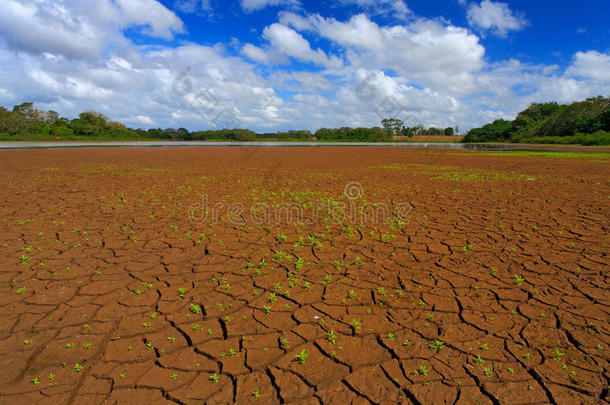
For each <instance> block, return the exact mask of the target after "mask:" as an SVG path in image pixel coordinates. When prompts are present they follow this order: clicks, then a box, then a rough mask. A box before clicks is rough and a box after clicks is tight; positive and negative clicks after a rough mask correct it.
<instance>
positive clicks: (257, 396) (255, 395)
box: [252, 390, 261, 398]
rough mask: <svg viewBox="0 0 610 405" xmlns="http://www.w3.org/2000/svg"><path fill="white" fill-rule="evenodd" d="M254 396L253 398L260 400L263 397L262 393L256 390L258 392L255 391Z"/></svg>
mask: <svg viewBox="0 0 610 405" xmlns="http://www.w3.org/2000/svg"><path fill="white" fill-rule="evenodd" d="M252 396H253V397H254V398H260V397H261V393H260V391H259V390H256V391H254V392H253V393H252Z"/></svg>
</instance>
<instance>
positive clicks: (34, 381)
mask: <svg viewBox="0 0 610 405" xmlns="http://www.w3.org/2000/svg"><path fill="white" fill-rule="evenodd" d="M32 384H34V385H38V384H40V381H39V380H38V377H34V378H32Z"/></svg>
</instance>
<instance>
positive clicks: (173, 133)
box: [0, 102, 457, 142]
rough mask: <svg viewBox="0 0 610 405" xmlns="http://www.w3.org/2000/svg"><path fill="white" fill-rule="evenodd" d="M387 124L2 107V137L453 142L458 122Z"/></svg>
mask: <svg viewBox="0 0 610 405" xmlns="http://www.w3.org/2000/svg"><path fill="white" fill-rule="evenodd" d="M381 124H382V127H373V128H349V127H342V128H320V129H318V130H317V131H316V132H315V133H312V132H311V131H309V130H301V131H285V132H273V133H255V132H253V131H250V130H248V129H220V130H206V131H193V132H191V131H188V130H187V129H185V128H178V129H174V128H167V129H160V128H151V129H148V130H146V129H132V128H128V127H126V126H125V125H123V124H121V123H120V122H115V121H111V120H110V119H109V118H108V117H106V116H105V115H103V114H101V113H98V112H95V111H85V112H83V113H81V114H80V115H79V116H78V118H75V119H72V120H70V119H68V118H64V117H61V116H60V115H59V114H58V113H57V112H55V111H42V110H38V109H36V108H34V104H33V103H30V102H27V103H22V104H20V105H16V106H14V107H13V109H12V110H8V109H6V108H4V107H0V141H137V140H172V141H238V142H248V141H282V142H286V141H318V142H391V141H394V137H395V136H402V137H405V140H403V141H411V140H412V138H413V137H414V136H415V135H446V136H447V142H451V141H453V140H452V139H451V136H452V135H453V134H454V132H456V131H457V128H456V129H455V130H454V129H453V128H446V129H439V128H429V129H425V128H424V127H423V126H421V125H419V126H416V127H412V128H410V127H406V126H405V125H404V123H403V122H402V121H401V120H398V119H394V118H389V119H384V120H382V121H381Z"/></svg>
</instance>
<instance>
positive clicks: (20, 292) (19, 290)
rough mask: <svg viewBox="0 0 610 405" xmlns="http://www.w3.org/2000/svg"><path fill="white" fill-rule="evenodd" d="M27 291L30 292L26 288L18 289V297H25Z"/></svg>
mask: <svg viewBox="0 0 610 405" xmlns="http://www.w3.org/2000/svg"><path fill="white" fill-rule="evenodd" d="M27 290H28V289H27V288H26V287H25V286H23V287H20V288H18V289H17V295H23V294H25V292H26V291H27Z"/></svg>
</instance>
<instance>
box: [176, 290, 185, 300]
mask: <svg viewBox="0 0 610 405" xmlns="http://www.w3.org/2000/svg"><path fill="white" fill-rule="evenodd" d="M184 294H186V288H178V296H179V297H180V298H181V299H182V298H184Z"/></svg>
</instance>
